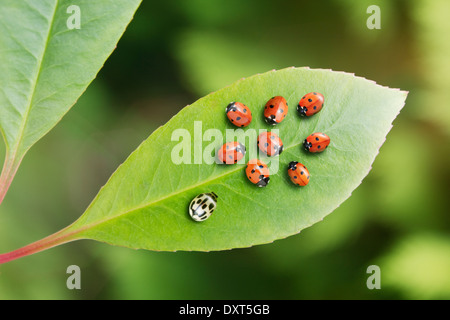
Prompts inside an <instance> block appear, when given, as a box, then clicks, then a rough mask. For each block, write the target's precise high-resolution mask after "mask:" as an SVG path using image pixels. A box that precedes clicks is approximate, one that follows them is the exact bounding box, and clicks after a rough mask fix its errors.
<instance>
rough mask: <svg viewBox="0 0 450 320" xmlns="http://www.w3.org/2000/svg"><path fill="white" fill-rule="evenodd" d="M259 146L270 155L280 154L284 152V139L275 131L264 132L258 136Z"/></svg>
mask: <svg viewBox="0 0 450 320" xmlns="http://www.w3.org/2000/svg"><path fill="white" fill-rule="evenodd" d="M257 143H258V147H259V149H260V150H261V151H262V152H264V153H266V154H267V155H268V156H269V157H272V156H276V155H279V154H281V153H282V152H283V141H281V139H280V137H279V136H278V135H277V134H275V133H273V132H263V133H261V134H260V135H259V136H258V142H257Z"/></svg>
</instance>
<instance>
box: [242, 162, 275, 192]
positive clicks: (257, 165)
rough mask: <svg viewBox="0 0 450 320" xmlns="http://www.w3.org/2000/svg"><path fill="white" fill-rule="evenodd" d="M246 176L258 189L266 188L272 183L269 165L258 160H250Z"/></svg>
mask: <svg viewBox="0 0 450 320" xmlns="http://www.w3.org/2000/svg"><path fill="white" fill-rule="evenodd" d="M245 174H246V175H247V178H248V180H250V182H251V183H253V184H256V185H257V186H258V187H265V186H267V184H268V183H269V181H270V172H269V168H268V167H267V164H265V163H264V162H263V161H261V160H258V159H253V160H250V161H249V162H248V163H247V167H246V168H245Z"/></svg>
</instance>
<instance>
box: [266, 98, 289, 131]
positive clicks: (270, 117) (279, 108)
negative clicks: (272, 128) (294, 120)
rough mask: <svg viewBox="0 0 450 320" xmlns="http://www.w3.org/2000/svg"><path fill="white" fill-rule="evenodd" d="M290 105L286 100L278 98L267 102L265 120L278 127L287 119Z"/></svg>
mask: <svg viewBox="0 0 450 320" xmlns="http://www.w3.org/2000/svg"><path fill="white" fill-rule="evenodd" d="M287 113H288V103H287V101H286V99H285V98H283V97H281V96H276V97H273V98H272V99H270V100H269V101H267V103H266V106H265V107H264V119H265V120H266V122H267V123H268V124H271V125H276V124H278V123H280V122H281V121H283V119H284V118H286V115H287Z"/></svg>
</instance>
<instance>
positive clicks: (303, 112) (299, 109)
mask: <svg viewBox="0 0 450 320" xmlns="http://www.w3.org/2000/svg"><path fill="white" fill-rule="evenodd" d="M306 111H308V109H307V108H306V107H302V106H301V105H300V103H299V104H298V106H297V112H298V113H299V114H300V115H301V116H303V117H305V116H306Z"/></svg>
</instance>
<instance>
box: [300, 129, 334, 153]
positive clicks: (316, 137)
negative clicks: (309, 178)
mask: <svg viewBox="0 0 450 320" xmlns="http://www.w3.org/2000/svg"><path fill="white" fill-rule="evenodd" d="M329 144H330V137H329V136H327V135H326V134H325V133H322V132H316V133H313V134H311V135H310V136H309V137H308V138H306V139H305V141H303V146H304V147H305V150H306V151H309V152H313V153H316V152H322V151H324V150H325V149H326V148H327V147H328V145H329Z"/></svg>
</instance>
